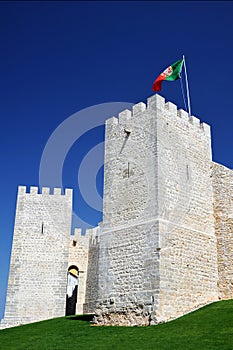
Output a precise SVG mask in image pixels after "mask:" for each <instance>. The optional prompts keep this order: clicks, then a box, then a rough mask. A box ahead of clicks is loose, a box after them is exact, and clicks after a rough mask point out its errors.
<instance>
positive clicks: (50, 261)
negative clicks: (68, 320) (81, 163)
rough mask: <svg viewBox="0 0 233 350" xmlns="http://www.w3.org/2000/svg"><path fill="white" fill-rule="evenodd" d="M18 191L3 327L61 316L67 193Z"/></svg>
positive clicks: (68, 210) (69, 199)
mask: <svg viewBox="0 0 233 350" xmlns="http://www.w3.org/2000/svg"><path fill="white" fill-rule="evenodd" d="M49 191H50V189H49V188H42V193H38V188H37V187H31V188H30V193H27V192H26V187H24V186H19V188H18V198H17V208H16V217H15V228H14V240H13V246H12V254H11V265H10V274H9V281H8V293H7V300H6V308H5V317H4V321H3V326H4V325H6V326H11V325H17V324H24V323H31V322H34V321H39V320H44V319H48V318H53V317H59V316H64V314H65V306H66V305H65V303H66V285H67V269H68V254H69V242H70V229H71V216H72V190H70V189H66V191H65V194H64V195H62V194H61V190H60V189H59V188H55V189H54V193H53V194H50V192H49Z"/></svg>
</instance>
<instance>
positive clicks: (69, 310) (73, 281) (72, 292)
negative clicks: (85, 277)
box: [66, 265, 79, 316]
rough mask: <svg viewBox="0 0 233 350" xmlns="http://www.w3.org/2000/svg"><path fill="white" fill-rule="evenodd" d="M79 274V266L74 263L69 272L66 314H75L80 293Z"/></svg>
mask: <svg viewBox="0 0 233 350" xmlns="http://www.w3.org/2000/svg"><path fill="white" fill-rule="evenodd" d="M78 274H79V269H78V268H77V266H75V265H72V266H70V267H69V269H68V274H67V292H66V316H70V315H75V313H76V304H77V295H78Z"/></svg>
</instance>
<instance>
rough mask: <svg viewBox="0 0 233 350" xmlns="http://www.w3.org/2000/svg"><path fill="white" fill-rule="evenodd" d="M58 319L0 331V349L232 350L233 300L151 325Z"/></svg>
mask: <svg viewBox="0 0 233 350" xmlns="http://www.w3.org/2000/svg"><path fill="white" fill-rule="evenodd" d="M89 319H90V316H74V317H62V318H56V319H53V320H49V321H43V322H38V323H33V324H30V325H25V326H20V327H15V328H9V329H4V330H1V331H0V349H1V350H16V349H17V350H71V349H72V350H74V349H78V350H84V349H85V350H103V349H113V350H114V349H119V350H122V349H123V350H124V349H126V350H131V349H132V350H144V349H146V350H148V349H151V350H182V349H184V350H191V349H192V350H194V349H195V350H199V349H202V350H214V349H217V350H233V300H228V301H220V302H217V303H213V304H211V305H209V306H206V307H204V308H201V309H199V310H197V311H195V312H192V313H190V314H188V315H186V316H183V317H181V318H179V319H177V320H175V321H171V322H167V323H164V324H160V325H157V326H150V327H95V326H92V325H91V324H90V322H89Z"/></svg>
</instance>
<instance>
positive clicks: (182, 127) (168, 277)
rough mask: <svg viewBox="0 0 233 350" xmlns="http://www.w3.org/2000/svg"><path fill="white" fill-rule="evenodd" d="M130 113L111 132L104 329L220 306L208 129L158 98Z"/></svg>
mask: <svg viewBox="0 0 233 350" xmlns="http://www.w3.org/2000/svg"><path fill="white" fill-rule="evenodd" d="M141 107H143V108H141ZM133 111H137V112H134V113H133V116H131V115H130V113H128V111H127V118H124V119H122V116H123V115H125V114H126V113H125V114H124V113H123V112H122V113H121V114H120V122H119V123H116V122H115V119H114V121H111V120H110V121H109V122H107V127H106V143H105V186H104V194H105V195H104V213H103V218H104V219H103V230H102V233H101V234H100V243H99V244H100V251H99V284H98V290H99V292H98V302H97V307H96V310H97V311H96V318H95V321H96V322H97V323H100V324H122V325H126V324H127V325H134V324H135V323H136V324H155V323H158V322H163V321H166V320H168V319H171V318H176V317H178V316H181V315H183V314H185V313H187V312H189V311H191V310H193V309H195V308H197V307H199V306H201V305H204V304H207V303H209V302H211V301H214V300H217V298H218V293H217V280H218V269H217V251H216V236H215V231H214V211H213V204H212V203H213V188H212V182H211V172H210V171H211V170H210V167H211V160H212V158H211V140H210V133H209V129H208V128H204V127H203V125H201V124H200V121H199V119H197V118H195V117H192V118H188V115H187V113H185V112H184V111H178V112H177V107H176V106H175V105H174V104H172V103H170V102H168V103H165V101H164V99H163V98H161V97H160V96H158V95H154V96H152V97H150V98H149V99H148V106H147V108H145V105H144V106H143V105H141V104H137V105H136V107H134V108H133ZM113 122H114V123H113ZM125 130H130V133H126V132H125ZM206 130H207V131H206ZM110 300H114V304H113V305H111V303H110ZM113 306H114V308H113Z"/></svg>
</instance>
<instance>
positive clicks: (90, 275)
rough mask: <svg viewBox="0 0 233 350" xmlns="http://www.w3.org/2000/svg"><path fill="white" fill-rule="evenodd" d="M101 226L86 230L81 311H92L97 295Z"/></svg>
mask: <svg viewBox="0 0 233 350" xmlns="http://www.w3.org/2000/svg"><path fill="white" fill-rule="evenodd" d="M100 230H101V228H100V227H99V226H98V227H95V228H93V229H89V230H86V235H87V237H88V239H89V250H88V266H87V280H86V296H85V303H84V306H83V312H84V313H85V314H86V313H92V314H93V313H94V311H95V306H96V300H97V297H98V294H97V293H98V283H99V276H98V266H99V234H100Z"/></svg>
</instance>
